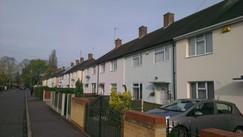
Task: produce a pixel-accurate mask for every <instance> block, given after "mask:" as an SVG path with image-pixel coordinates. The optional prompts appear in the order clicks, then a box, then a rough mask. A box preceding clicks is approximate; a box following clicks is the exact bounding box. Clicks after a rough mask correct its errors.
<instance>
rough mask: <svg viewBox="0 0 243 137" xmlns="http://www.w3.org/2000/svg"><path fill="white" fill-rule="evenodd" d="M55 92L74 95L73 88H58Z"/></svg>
mask: <svg viewBox="0 0 243 137" xmlns="http://www.w3.org/2000/svg"><path fill="white" fill-rule="evenodd" d="M55 91H56V92H59V93H66V94H74V89H73V88H57V89H56V90H55Z"/></svg>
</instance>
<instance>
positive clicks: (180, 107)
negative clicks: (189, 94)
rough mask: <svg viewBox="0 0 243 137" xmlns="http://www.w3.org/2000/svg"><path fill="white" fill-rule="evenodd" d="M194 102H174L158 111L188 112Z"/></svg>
mask: <svg viewBox="0 0 243 137" xmlns="http://www.w3.org/2000/svg"><path fill="white" fill-rule="evenodd" d="M195 103H196V102H194V101H190V100H176V101H174V102H171V103H169V104H167V105H165V106H162V107H161V108H160V109H163V110H169V111H177V112H184V111H186V110H188V109H189V108H190V107H191V106H193V105H194V104H195Z"/></svg>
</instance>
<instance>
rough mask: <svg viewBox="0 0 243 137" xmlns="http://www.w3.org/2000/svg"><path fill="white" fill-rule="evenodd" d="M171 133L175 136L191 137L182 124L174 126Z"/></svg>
mask: <svg viewBox="0 0 243 137" xmlns="http://www.w3.org/2000/svg"><path fill="white" fill-rule="evenodd" d="M171 134H172V136H173V137H174V136H175V137H189V135H188V131H187V129H186V128H185V127H181V126H178V127H174V128H173V129H172V131H171Z"/></svg>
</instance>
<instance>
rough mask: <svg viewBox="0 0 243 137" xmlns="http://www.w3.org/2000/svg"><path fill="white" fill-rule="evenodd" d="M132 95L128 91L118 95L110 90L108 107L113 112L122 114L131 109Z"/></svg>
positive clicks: (113, 90)
mask: <svg viewBox="0 0 243 137" xmlns="http://www.w3.org/2000/svg"><path fill="white" fill-rule="evenodd" d="M131 103H132V95H131V92H130V91H126V92H123V93H122V94H119V93H118V92H117V91H116V90H115V89H111V96H110V101H109V105H110V107H111V109H113V110H114V111H115V112H118V113H123V112H124V111H125V110H128V109H129V108H130V107H131Z"/></svg>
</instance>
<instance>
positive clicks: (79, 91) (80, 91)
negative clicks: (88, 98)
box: [74, 79, 84, 98]
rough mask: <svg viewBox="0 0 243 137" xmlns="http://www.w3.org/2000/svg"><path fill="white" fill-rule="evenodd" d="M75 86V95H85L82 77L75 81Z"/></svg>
mask: <svg viewBox="0 0 243 137" xmlns="http://www.w3.org/2000/svg"><path fill="white" fill-rule="evenodd" d="M75 86H76V88H75V92H74V93H75V97H79V98H81V97H83V94H84V92H83V83H82V81H80V79H78V81H77V82H76V83H75Z"/></svg>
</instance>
